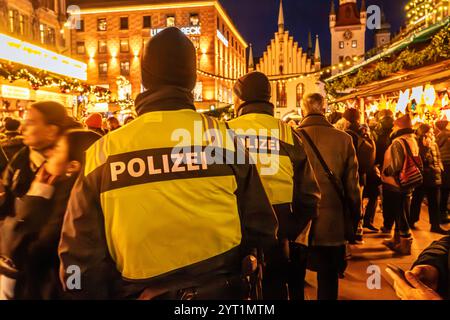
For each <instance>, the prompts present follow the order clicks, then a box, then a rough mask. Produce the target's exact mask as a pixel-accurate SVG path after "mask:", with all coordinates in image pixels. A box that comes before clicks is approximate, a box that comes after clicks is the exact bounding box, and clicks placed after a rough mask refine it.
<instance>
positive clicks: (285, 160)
mask: <svg viewBox="0 0 450 320" xmlns="http://www.w3.org/2000/svg"><path fill="white" fill-rule="evenodd" d="M196 60H197V59H196V53H195V48H194V46H193V44H192V42H191V41H190V40H189V38H187V37H186V36H185V35H184V34H183V33H182V32H181V31H180V30H179V29H177V28H167V29H164V30H163V31H161V32H160V33H158V34H157V35H155V36H154V37H152V39H151V41H149V43H148V44H147V46H146V49H145V54H144V56H143V59H142V68H141V73H142V82H143V86H144V87H145V89H146V90H145V91H144V92H143V93H141V94H139V95H138V97H137V98H136V100H135V110H136V116H128V117H127V118H125V119H120V121H119V118H118V117H115V116H109V117H105V116H104V115H103V114H100V113H91V114H89V115H87V116H86V117H85V118H83V119H81V120H80V119H74V118H72V117H70V116H69V115H68V114H67V108H66V107H65V106H64V105H62V104H60V103H59V102H55V101H41V102H35V103H33V104H31V105H30V106H29V107H28V109H27V111H26V113H25V116H24V118H23V119H16V118H14V117H4V118H2V119H1V129H0V147H1V148H0V170H1V172H2V178H1V180H0V299H1V300H28V299H32V300H53V299H139V300H222V299H223V300H297V301H298V300H300V301H301V300H305V299H306V296H305V285H306V274H307V272H314V273H315V275H316V277H317V299H318V300H337V299H338V298H339V284H340V280H341V279H342V278H345V277H346V270H347V268H348V266H349V265H350V264H352V255H351V248H352V246H361V247H362V248H363V249H364V239H365V237H366V235H367V234H374V233H377V234H380V235H381V236H382V238H380V240H379V241H380V245H383V246H385V247H386V248H387V249H388V250H391V251H392V252H393V253H395V255H397V256H410V255H412V249H411V248H412V246H413V245H414V241H415V239H414V235H413V231H414V230H416V229H417V228H418V227H417V224H418V222H419V220H420V213H421V209H422V208H427V212H428V216H429V219H428V221H429V229H428V230H427V232H429V233H433V234H435V235H436V234H437V235H439V236H440V238H441V240H438V241H435V242H433V243H430V244H429V246H428V248H427V249H425V250H424V251H423V252H421V253H420V255H419V256H418V258H417V259H416V261H415V262H414V263H413V264H412V265H410V266H409V267H410V269H409V271H406V272H404V273H402V272H400V271H399V270H396V269H395V268H394V267H389V268H387V269H386V272H387V273H388V274H389V275H390V276H391V277H392V280H393V283H394V285H393V286H394V289H395V291H396V294H397V295H398V297H399V298H400V299H403V300H445V299H448V298H449V294H450V292H449V290H450V254H449V251H450V236H449V231H447V230H446V225H448V223H450V218H449V212H448V200H449V196H450V129H449V119H446V118H445V117H441V118H439V119H434V120H433V121H431V120H427V121H422V120H418V118H417V109H418V108H419V107H420V102H417V101H412V102H409V104H408V105H407V106H406V108H405V109H404V110H403V111H402V112H396V111H395V110H394V111H392V110H390V109H382V110H376V112H373V114H371V115H370V117H368V116H367V114H364V112H361V110H359V109H357V108H347V109H346V110H342V112H338V111H333V112H330V110H329V108H327V102H326V97H324V96H323V95H322V94H319V93H311V94H308V95H306V96H305V97H304V98H303V101H302V103H301V113H302V119H301V120H300V121H297V120H291V119H287V120H285V121H282V120H279V119H277V118H275V117H274V106H273V104H272V103H271V102H270V101H271V94H272V93H271V85H270V82H269V79H268V77H267V76H266V75H265V74H263V73H261V72H258V71H254V72H250V73H248V74H247V75H245V76H243V77H241V78H240V79H239V80H237V81H236V83H235V85H234V96H235V104H234V106H235V107H234V112H235V117H234V118H233V119H231V120H229V121H228V122H223V121H219V120H218V119H216V118H213V117H210V116H207V115H204V114H202V113H199V112H196V109H195V106H194V98H193V95H192V90H193V89H194V87H195V84H196V77H197V68H196ZM198 124H200V125H198ZM198 130H200V132H201V133H204V134H202V135H201V136H200V138H198V137H197V136H196V135H195V133H196V132H197V131H198ZM262 132H264V134H262ZM186 136H188V137H189V139H188V140H186ZM191 138H192V139H191ZM180 141H182V142H181V143H180ZM175 150H176V151H175ZM211 150H213V151H212V152H211ZM240 156H242V159H243V160H244V161H239V158H240ZM242 159H241V160H242ZM212 160H213V161H212ZM424 203H425V204H426V205H425V206H423V204H424ZM377 214H380V215H381V217H379V219H376V218H377ZM377 221H382V225H377ZM383 237H385V238H386V239H384V240H383Z"/></svg>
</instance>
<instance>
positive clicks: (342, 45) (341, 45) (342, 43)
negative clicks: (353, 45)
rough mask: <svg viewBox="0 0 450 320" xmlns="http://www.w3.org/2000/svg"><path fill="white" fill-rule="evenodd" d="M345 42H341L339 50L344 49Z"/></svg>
mask: <svg viewBox="0 0 450 320" xmlns="http://www.w3.org/2000/svg"><path fill="white" fill-rule="evenodd" d="M344 46H345V45H344V41H339V49H344Z"/></svg>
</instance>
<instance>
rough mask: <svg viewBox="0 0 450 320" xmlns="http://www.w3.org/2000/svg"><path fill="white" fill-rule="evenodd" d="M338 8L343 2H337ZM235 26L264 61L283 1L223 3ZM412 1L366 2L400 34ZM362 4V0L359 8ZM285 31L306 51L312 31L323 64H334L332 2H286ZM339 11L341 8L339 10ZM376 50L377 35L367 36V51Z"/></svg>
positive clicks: (226, 1)
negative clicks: (376, 7)
mask: <svg viewBox="0 0 450 320" xmlns="http://www.w3.org/2000/svg"><path fill="white" fill-rule="evenodd" d="M335 1H336V5H337V4H338V1H339V0H335ZM220 2H221V3H222V4H223V6H224V7H225V8H226V10H227V12H228V13H229V15H230V16H231V18H232V20H233V21H234V23H235V24H236V25H237V27H238V28H239V30H240V32H241V33H242V35H243V36H244V38H245V40H246V41H247V42H248V43H252V44H253V49H254V54H255V57H260V56H262V54H263V53H264V51H265V50H266V47H267V45H268V44H269V43H270V40H271V39H272V38H273V34H274V32H276V31H277V30H278V8H279V2H280V1H279V0H220ZM407 2H408V0H366V4H367V6H369V5H371V4H378V5H381V6H382V8H383V9H384V11H385V14H386V18H387V20H388V22H389V23H391V25H392V32H393V33H397V32H398V31H399V29H400V27H401V26H402V25H403V24H404V19H405V15H406V14H405V11H404V7H405V5H406V3H407ZM360 4H361V0H358V7H359V6H360ZM283 6H284V18H285V29H287V30H289V32H290V34H291V35H293V36H294V40H295V41H298V42H299V44H300V45H301V46H302V47H303V48H304V49H306V47H307V43H308V42H307V41H308V31H311V33H312V34H313V40H314V37H315V36H314V35H315V34H318V35H319V37H320V45H321V53H322V64H325V65H326V64H329V63H330V54H331V53H330V50H331V49H330V46H331V44H330V42H331V34H330V30H329V22H328V17H329V13H330V7H331V1H330V0H283ZM336 8H337V6H336ZM372 46H373V33H372V32H371V31H369V32H368V34H367V47H366V49H367V50H368V49H370V48H371V47H372Z"/></svg>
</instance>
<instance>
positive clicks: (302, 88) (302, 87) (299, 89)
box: [296, 83, 305, 108]
mask: <svg viewBox="0 0 450 320" xmlns="http://www.w3.org/2000/svg"><path fill="white" fill-rule="evenodd" d="M304 93H305V85H304V84H303V83H299V84H298V85H297V90H296V96H297V98H296V101H297V108H300V107H301V103H302V100H303V94H304Z"/></svg>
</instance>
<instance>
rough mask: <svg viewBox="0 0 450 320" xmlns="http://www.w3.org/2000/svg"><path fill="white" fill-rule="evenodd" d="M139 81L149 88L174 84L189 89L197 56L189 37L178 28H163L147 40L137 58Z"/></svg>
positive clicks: (195, 67) (194, 76) (194, 82)
mask: <svg viewBox="0 0 450 320" xmlns="http://www.w3.org/2000/svg"><path fill="white" fill-rule="evenodd" d="M141 72H142V84H143V86H144V87H145V88H146V89H147V90H150V91H155V90H157V89H158V88H160V87H162V86H177V87H182V88H185V89H188V90H190V91H192V90H193V89H194V88H195V84H196V81H197V58H196V53H195V47H194V45H193V43H192V41H191V40H190V39H189V38H188V37H186V36H185V35H184V34H183V33H182V32H181V31H180V30H179V29H178V28H175V27H170V28H166V29H164V30H163V31H161V32H160V33H158V34H157V35H155V36H154V37H153V38H152V39H151V40H150V41H149V43H148V44H147V46H146V48H145V51H144V55H143V57H142V62H141Z"/></svg>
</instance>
